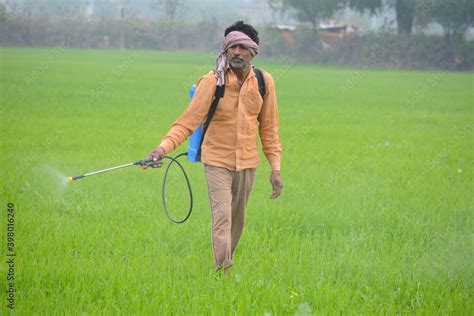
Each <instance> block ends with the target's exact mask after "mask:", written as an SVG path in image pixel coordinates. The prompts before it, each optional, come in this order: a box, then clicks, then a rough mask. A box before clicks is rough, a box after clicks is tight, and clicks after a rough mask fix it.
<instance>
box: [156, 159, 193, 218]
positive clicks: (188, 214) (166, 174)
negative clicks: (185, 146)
mask: <svg viewBox="0 0 474 316" xmlns="http://www.w3.org/2000/svg"><path fill="white" fill-rule="evenodd" d="M187 154H188V153H182V154H179V155H177V156H175V157H170V156H163V157H162V159H163V158H167V159H169V160H171V162H170V163H169V164H168V166H167V167H166V170H165V174H164V178H163V186H162V187H161V199H162V200H163V208H164V210H165V213H166V215H167V216H168V218H169V219H170V220H171V221H172V222H173V223H175V224H182V223H184V222H185V221H187V220H188V218H189V216H191V212H192V211H193V191H192V189H191V183H190V182H189V178H188V174H187V173H186V171H185V170H184V167H183V165H182V164H181V163H180V162H179V161H178V158H179V157H181V156H187ZM173 163H176V164H177V165H178V166H179V168H180V169H181V171H182V172H183V175H184V178H185V179H186V183H187V186H188V192H189V211H188V213H187V214H186V217H184V218H183V219H182V220H176V219H174V218H173V217H172V216H171V214H170V212H169V211H168V207H167V206H166V199H165V188H166V177H167V176H168V171H169V170H170V167H171V165H172V164H173Z"/></svg>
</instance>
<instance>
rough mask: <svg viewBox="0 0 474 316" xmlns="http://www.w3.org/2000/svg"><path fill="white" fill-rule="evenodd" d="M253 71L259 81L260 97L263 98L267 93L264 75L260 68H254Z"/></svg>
mask: <svg viewBox="0 0 474 316" xmlns="http://www.w3.org/2000/svg"><path fill="white" fill-rule="evenodd" d="M253 71H255V76H256V77H257V81H258V91H259V92H260V95H261V96H262V98H263V96H264V95H265V93H266V92H267V91H266V90H267V89H266V87H265V79H264V78H263V73H262V71H261V70H260V69H258V68H253Z"/></svg>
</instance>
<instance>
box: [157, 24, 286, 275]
mask: <svg viewBox="0 0 474 316" xmlns="http://www.w3.org/2000/svg"><path fill="white" fill-rule="evenodd" d="M224 35H225V39H224V44H223V49H222V52H221V53H220V55H219V56H218V58H217V65H216V69H215V71H214V72H212V71H211V72H209V73H208V74H207V75H205V76H203V77H201V79H200V80H199V82H198V83H197V87H196V92H195V94H194V96H193V99H192V100H191V103H190V105H189V107H188V108H187V109H186V111H185V112H184V113H183V114H182V115H181V116H180V117H179V118H178V120H177V121H176V122H175V123H174V124H173V126H172V128H171V130H170V131H169V132H168V134H167V135H166V136H165V137H164V138H163V140H162V142H161V144H160V145H159V147H158V148H157V149H155V150H154V151H153V152H151V153H150V155H149V156H148V158H149V159H153V160H154V161H159V160H160V158H161V157H163V156H164V155H165V154H167V153H169V152H171V151H173V150H175V149H176V148H177V147H178V146H179V145H180V144H181V143H182V142H184V141H185V140H186V139H187V138H188V137H189V136H190V135H191V134H192V132H193V131H194V130H195V129H196V128H197V127H198V125H199V123H201V122H204V121H205V119H206V117H207V113H208V111H209V108H210V105H211V103H212V100H213V98H214V95H215V91H216V86H222V85H225V94H224V97H223V98H221V99H220V101H219V103H218V106H217V110H216V112H215V114H214V116H213V118H212V121H211V123H210V125H209V128H208V131H207V133H206V135H205V138H204V142H203V144H202V154H201V160H202V162H203V163H204V168H205V173H206V179H207V186H208V192H209V201H210V204H211V211H212V245H213V252H214V259H215V268H216V269H217V270H218V271H220V270H221V269H224V272H225V274H226V275H227V274H228V272H229V268H230V267H231V266H232V264H233V260H232V259H233V253H234V251H235V248H236V247H237V243H238V242H239V239H240V235H241V233H242V230H243V227H244V221H245V208H246V204H247V200H248V197H249V195H250V192H251V190H252V186H253V182H254V177H255V167H256V166H257V165H258V164H259V162H260V158H259V154H258V144H257V143H258V135H257V130H258V132H259V134H260V139H261V142H262V148H263V152H264V153H265V156H266V157H267V160H268V162H269V164H270V166H271V169H272V173H271V176H270V182H271V185H272V194H271V198H272V199H275V198H277V197H278V196H279V195H280V193H281V190H282V187H283V185H282V180H281V176H280V161H281V143H280V139H279V136H278V112H277V102H276V94H275V85H274V82H273V79H272V77H271V76H270V75H269V74H268V73H266V72H263V76H264V81H265V87H266V93H265V95H264V96H263V98H262V97H261V95H260V93H259V88H258V81H257V78H256V75H255V72H254V70H253V68H252V65H251V61H252V59H253V57H255V56H256V55H257V54H258V51H259V46H258V44H259V38H258V33H257V31H256V30H255V29H254V28H253V27H252V26H251V25H248V24H244V23H243V22H242V21H239V22H236V23H234V24H233V25H231V26H230V27H228V28H227V29H226V30H225V32H224Z"/></svg>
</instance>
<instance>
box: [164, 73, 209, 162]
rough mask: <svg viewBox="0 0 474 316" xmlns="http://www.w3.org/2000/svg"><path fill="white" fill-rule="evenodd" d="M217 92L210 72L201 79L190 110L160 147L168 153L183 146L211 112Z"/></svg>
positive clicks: (175, 124) (179, 120) (173, 127)
mask: <svg viewBox="0 0 474 316" xmlns="http://www.w3.org/2000/svg"><path fill="white" fill-rule="evenodd" d="M215 90H216V79H215V77H214V74H213V73H212V72H210V73H209V74H207V75H206V76H203V77H201V78H200V79H199V81H198V83H197V85H196V92H195V93H194V96H193V98H192V100H191V102H190V103H189V106H188V108H187V109H186V111H184V113H183V114H181V116H180V117H179V118H178V119H177V120H176V121H175V122H174V123H173V125H172V127H171V129H170V130H169V132H168V133H167V134H166V136H165V137H163V139H162V140H161V143H160V147H163V149H164V150H165V152H166V153H169V152H171V151H174V150H175V149H176V148H177V147H178V146H179V145H181V144H182V143H183V142H184V141H185V140H186V139H187V138H188V137H189V136H190V135H191V134H192V133H193V132H194V131H195V130H196V128H197V127H198V126H199V123H201V122H202V121H203V120H204V119H205V117H206V116H207V113H208V111H209V108H210V106H211V102H212V100H213V98H214V94H215Z"/></svg>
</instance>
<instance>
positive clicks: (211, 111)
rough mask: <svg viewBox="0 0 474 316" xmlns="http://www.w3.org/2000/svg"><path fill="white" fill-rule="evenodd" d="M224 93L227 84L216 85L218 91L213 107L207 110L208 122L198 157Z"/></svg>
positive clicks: (205, 124) (204, 129)
mask: <svg viewBox="0 0 474 316" xmlns="http://www.w3.org/2000/svg"><path fill="white" fill-rule="evenodd" d="M224 93H225V85H222V86H216V93H215V94H214V100H212V103H211V107H210V108H209V112H207V118H206V122H205V123H204V127H203V131H202V138H201V143H200V144H199V153H198V157H201V146H202V143H203V142H204V136H205V135H206V132H207V129H208V128H209V124H211V121H212V117H213V116H214V113H216V109H217V105H218V104H219V101H220V99H221V98H222V97H224ZM199 160H200V158H199Z"/></svg>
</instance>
